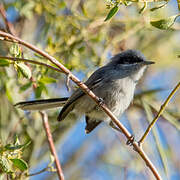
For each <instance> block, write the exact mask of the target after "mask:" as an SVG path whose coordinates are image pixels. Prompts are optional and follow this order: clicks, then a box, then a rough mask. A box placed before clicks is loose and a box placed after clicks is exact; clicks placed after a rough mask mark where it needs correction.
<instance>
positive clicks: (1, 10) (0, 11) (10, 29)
mask: <svg viewBox="0 0 180 180" xmlns="http://www.w3.org/2000/svg"><path fill="white" fill-rule="evenodd" d="M0 14H1V16H2V18H3V20H4V23H5V25H6V29H7V31H8V32H9V33H10V34H13V35H16V33H15V29H14V26H13V25H12V24H11V23H10V22H9V21H8V19H7V16H6V10H5V8H4V5H3V3H1V4H0Z"/></svg>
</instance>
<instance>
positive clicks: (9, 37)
mask: <svg viewBox="0 0 180 180" xmlns="http://www.w3.org/2000/svg"><path fill="white" fill-rule="evenodd" d="M0 36H2V38H1V40H6V41H11V42H16V43H19V44H22V45H24V46H26V47H28V48H29V49H31V50H33V51H34V52H36V53H39V54H40V55H41V56H43V57H45V58H46V59H48V60H49V61H50V62H51V63H53V64H55V65H56V66H57V67H58V68H60V69H61V70H62V71H63V72H64V73H65V74H66V75H68V76H69V78H70V79H71V80H72V81H74V82H75V83H76V84H77V85H78V86H79V87H80V88H81V89H82V90H83V91H84V92H85V93H86V94H87V95H88V96H89V97H91V98H92V99H93V100H94V101H95V102H96V103H97V104H98V105H99V106H100V107H101V108H102V109H103V111H104V112H105V113H106V114H107V115H108V116H109V117H110V118H111V120H112V121H113V122H114V123H115V124H116V125H117V127H119V129H120V130H121V131H122V133H123V134H124V135H125V136H126V138H127V139H128V142H131V144H132V146H133V149H134V150H135V151H136V152H137V153H138V154H139V155H140V156H141V157H142V159H143V160H144V161H145V163H146V165H147V166H148V167H149V168H150V170H151V172H152V173H153V175H154V176H155V178H156V179H157V180H161V177H160V175H159V173H158V171H157V170H156V168H155V167H154V165H153V164H152V162H151V161H150V159H149V158H148V157H147V155H146V154H145V152H144V151H143V149H142V147H140V146H139V144H138V143H137V142H136V141H132V135H131V134H130V132H129V131H128V130H127V129H126V127H125V126H124V125H123V124H122V123H121V122H119V120H118V119H117V118H116V117H115V116H114V115H113V113H112V112H111V111H110V110H109V109H108V108H107V106H106V105H105V104H103V103H102V102H101V101H100V98H98V97H97V96H96V95H95V94H94V93H93V92H92V91H91V90H90V89H89V88H88V87H87V86H86V85H85V84H84V83H82V82H81V81H80V80H79V79H78V78H77V77H76V76H74V75H73V74H72V73H71V71H69V70H68V69H67V68H66V67H65V66H63V65H62V64H61V63H60V62H59V61H57V60H56V59H55V58H54V57H52V56H50V55H49V54H48V53H46V52H44V51H42V50H40V49H38V48H37V47H35V46H34V45H32V44H30V43H28V42H26V41H23V40H21V39H20V38H18V37H15V36H12V35H10V34H8V33H5V32H2V31H0Z"/></svg>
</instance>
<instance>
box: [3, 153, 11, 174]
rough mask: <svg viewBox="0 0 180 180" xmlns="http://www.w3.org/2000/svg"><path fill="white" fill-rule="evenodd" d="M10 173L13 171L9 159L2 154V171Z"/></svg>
mask: <svg viewBox="0 0 180 180" xmlns="http://www.w3.org/2000/svg"><path fill="white" fill-rule="evenodd" d="M1 171H2V172H5V173H8V172H10V171H11V167H10V164H9V161H8V160H7V159H6V158H5V157H4V156H0V172H1Z"/></svg>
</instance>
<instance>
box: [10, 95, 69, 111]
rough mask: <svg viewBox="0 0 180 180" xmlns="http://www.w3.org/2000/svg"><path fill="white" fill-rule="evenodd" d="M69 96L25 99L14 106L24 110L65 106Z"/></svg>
mask: <svg viewBox="0 0 180 180" xmlns="http://www.w3.org/2000/svg"><path fill="white" fill-rule="evenodd" d="M67 100H68V97H65V98H54V99H41V100H34V101H24V102H19V103H17V104H15V105H14V106H15V107H17V108H21V109H23V110H45V109H51V108H56V107H61V106H64V104H65V103H66V101H67Z"/></svg>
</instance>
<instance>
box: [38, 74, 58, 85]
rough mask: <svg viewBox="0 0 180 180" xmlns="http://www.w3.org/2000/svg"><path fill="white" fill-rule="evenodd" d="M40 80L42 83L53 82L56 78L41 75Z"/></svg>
mask: <svg viewBox="0 0 180 180" xmlns="http://www.w3.org/2000/svg"><path fill="white" fill-rule="evenodd" d="M40 82H42V83H44V84H50V83H55V82H56V79H54V78H51V77H47V76H46V77H45V76H43V77H42V78H41V79H40Z"/></svg>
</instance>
